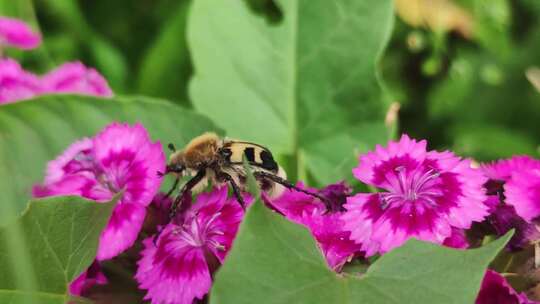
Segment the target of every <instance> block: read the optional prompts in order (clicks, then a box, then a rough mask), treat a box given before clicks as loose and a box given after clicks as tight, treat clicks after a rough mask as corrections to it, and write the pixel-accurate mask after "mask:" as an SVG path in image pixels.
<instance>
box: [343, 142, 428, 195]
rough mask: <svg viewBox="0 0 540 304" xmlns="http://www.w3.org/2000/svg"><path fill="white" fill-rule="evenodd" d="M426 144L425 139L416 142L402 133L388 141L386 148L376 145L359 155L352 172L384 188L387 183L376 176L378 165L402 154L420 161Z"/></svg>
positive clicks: (357, 176)
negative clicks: (396, 140) (358, 160)
mask: <svg viewBox="0 0 540 304" xmlns="http://www.w3.org/2000/svg"><path fill="white" fill-rule="evenodd" d="M426 146H427V142H426V141H425V140H422V141H420V142H417V141H416V140H414V139H410V138H409V136H407V135H406V134H404V135H403V136H402V137H401V139H400V141H399V142H393V141H390V142H389V143H388V148H383V147H381V146H380V145H377V146H376V147H375V151H374V152H368V153H366V154H364V155H361V156H360V164H359V165H358V167H356V168H354V169H353V174H354V176H355V177H356V178H357V179H359V180H360V181H362V182H364V183H367V184H372V185H375V186H377V187H381V188H385V189H386V187H388V185H387V184H386V183H385V182H384V181H383V180H380V179H378V178H377V174H378V172H377V171H378V170H379V166H384V164H385V163H386V162H388V161H390V160H392V159H399V158H401V157H403V156H407V157H408V158H409V159H414V160H415V162H417V163H421V162H423V160H424V158H425V156H426ZM403 165H405V164H403Z"/></svg>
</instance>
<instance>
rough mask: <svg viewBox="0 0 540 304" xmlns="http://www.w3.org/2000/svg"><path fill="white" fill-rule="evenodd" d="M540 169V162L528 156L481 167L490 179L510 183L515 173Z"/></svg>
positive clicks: (519, 156) (518, 156)
mask: <svg viewBox="0 0 540 304" xmlns="http://www.w3.org/2000/svg"><path fill="white" fill-rule="evenodd" d="M534 169H540V161H538V160H537V159H534V158H531V157H530V156H526V155H517V156H513V157H512V158H510V159H503V160H499V161H496V162H493V163H489V164H483V165H482V166H481V170H482V172H483V173H484V174H485V175H486V176H487V177H488V178H490V179H494V180H502V181H508V180H509V179H510V177H511V176H512V174H513V173H514V172H519V171H529V170H534Z"/></svg>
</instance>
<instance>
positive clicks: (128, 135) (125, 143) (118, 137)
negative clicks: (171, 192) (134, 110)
mask: <svg viewBox="0 0 540 304" xmlns="http://www.w3.org/2000/svg"><path fill="white" fill-rule="evenodd" d="M93 152H94V158H95V161H96V162H97V164H98V165H99V167H100V168H101V170H102V172H103V174H104V175H105V177H104V179H105V180H107V181H108V183H109V184H110V186H111V187H114V188H115V191H117V192H118V191H120V190H122V189H124V190H125V193H124V196H123V197H122V202H126V203H135V204H140V205H142V206H147V205H149V204H150V202H151V201H152V199H153V198H154V196H155V195H156V193H157V192H158V190H159V187H160V185H161V181H162V180H161V178H159V177H158V175H157V172H158V171H160V172H163V171H164V170H165V154H164V153H163V149H162V147H161V144H160V143H159V141H157V142H155V143H152V142H151V140H150V137H149V135H148V133H147V131H146V129H145V128H144V127H143V126H142V125H141V124H138V123H137V124H135V125H134V126H133V127H131V126H129V125H128V124H119V123H113V124H110V125H108V126H107V127H106V128H105V129H103V130H102V131H101V132H100V133H99V134H98V135H96V137H95V138H94V150H93Z"/></svg>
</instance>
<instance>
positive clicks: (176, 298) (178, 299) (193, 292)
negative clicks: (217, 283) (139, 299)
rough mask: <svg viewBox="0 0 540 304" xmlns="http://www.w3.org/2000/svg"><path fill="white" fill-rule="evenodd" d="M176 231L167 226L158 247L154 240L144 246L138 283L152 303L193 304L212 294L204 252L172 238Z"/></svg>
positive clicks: (148, 241) (137, 278) (148, 240)
mask: <svg viewBox="0 0 540 304" xmlns="http://www.w3.org/2000/svg"><path fill="white" fill-rule="evenodd" d="M172 229H173V226H171V225H169V226H167V228H166V229H165V230H164V231H163V233H162V236H161V237H160V239H159V241H158V246H157V247H156V246H155V245H154V243H153V238H148V239H146V240H145V241H144V242H143V244H144V249H143V251H142V252H141V254H142V258H141V259H140V260H139V262H138V266H139V267H138V269H137V273H136V275H135V279H136V280H137V282H139V287H140V288H141V289H146V290H147V294H146V296H145V299H147V300H151V303H156V304H158V303H159V304H192V303H193V301H194V299H202V298H203V297H204V295H205V294H207V293H208V291H209V290H210V286H211V284H212V279H211V276H210V271H209V269H208V265H207V262H206V260H205V255H204V252H203V250H202V249H201V248H200V247H192V246H189V245H188V244H187V243H186V242H182V241H181V240H179V239H178V238H175V237H170V234H171V233H172Z"/></svg>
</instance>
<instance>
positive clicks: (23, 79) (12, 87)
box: [0, 18, 42, 104]
mask: <svg viewBox="0 0 540 304" xmlns="http://www.w3.org/2000/svg"><path fill="white" fill-rule="evenodd" d="M0 20H1V18H0ZM41 92H42V86H41V82H40V80H39V78H38V77H37V76H35V75H34V74H32V73H29V72H26V71H25V70H23V69H22V68H21V66H20V65H19V63H18V62H17V61H15V60H13V59H9V58H5V59H0V104H3V103H10V102H14V101H17V100H22V99H28V98H32V97H34V96H35V95H37V94H40V93H41Z"/></svg>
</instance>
